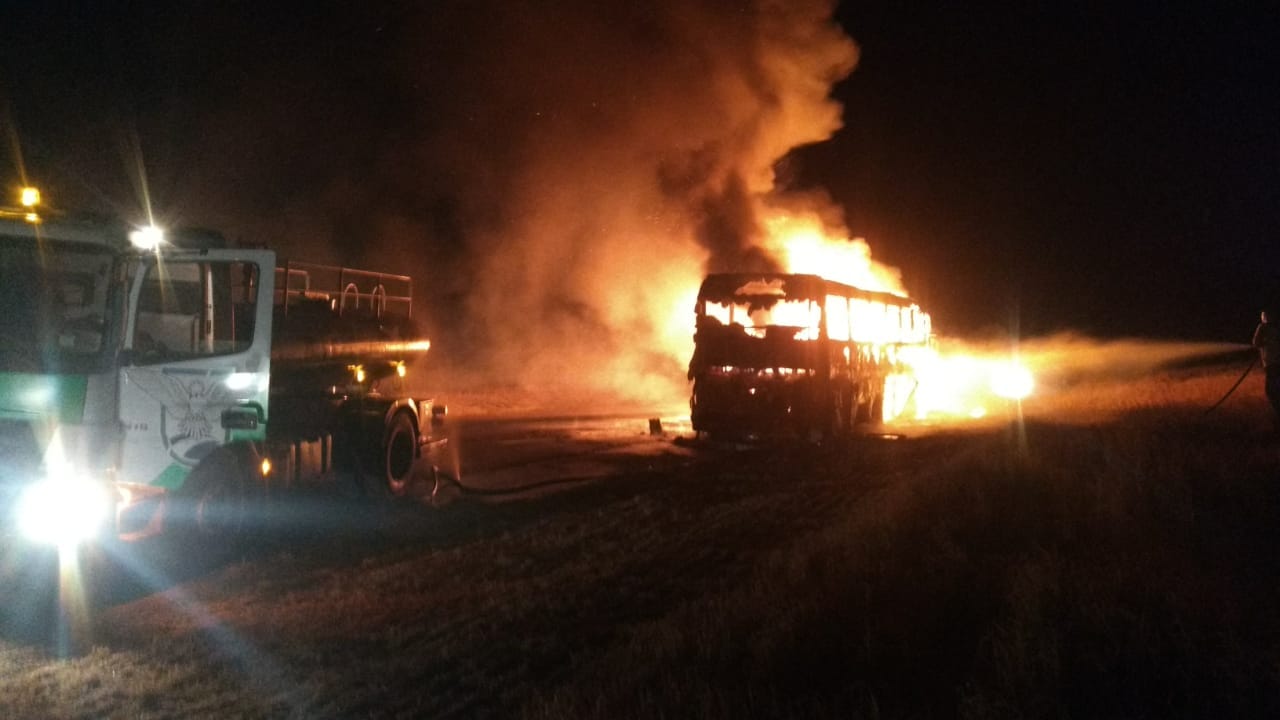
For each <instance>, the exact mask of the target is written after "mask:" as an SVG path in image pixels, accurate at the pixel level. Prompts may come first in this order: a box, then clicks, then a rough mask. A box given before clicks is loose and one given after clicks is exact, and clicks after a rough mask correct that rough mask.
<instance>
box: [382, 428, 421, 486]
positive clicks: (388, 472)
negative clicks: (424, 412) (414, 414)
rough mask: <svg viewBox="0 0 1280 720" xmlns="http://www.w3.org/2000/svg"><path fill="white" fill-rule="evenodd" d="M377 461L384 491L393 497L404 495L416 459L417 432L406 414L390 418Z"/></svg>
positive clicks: (411, 476)
mask: <svg viewBox="0 0 1280 720" xmlns="http://www.w3.org/2000/svg"><path fill="white" fill-rule="evenodd" d="M379 459H380V463H379V464H380V466H381V467H380V470H381V473H380V475H381V476H382V479H383V482H384V483H385V485H386V491H387V492H388V493H390V494H391V495H393V496H395V497H400V496H401V495H404V494H405V492H406V491H407V490H408V489H409V481H410V480H411V479H412V478H413V466H414V462H415V461H416V460H417V459H418V431H417V429H416V428H415V427H414V426H413V420H412V419H411V418H410V417H409V414H408V413H403V412H400V413H396V414H395V416H394V417H392V418H391V422H390V424H388V425H387V433H386V440H385V441H384V442H383V444H382V453H381V457H380V458H379Z"/></svg>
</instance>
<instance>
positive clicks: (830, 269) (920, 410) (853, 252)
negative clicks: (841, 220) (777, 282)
mask: <svg viewBox="0 0 1280 720" xmlns="http://www.w3.org/2000/svg"><path fill="white" fill-rule="evenodd" d="M764 226H765V230H766V232H767V234H768V235H767V239H766V240H765V243H764V245H765V248H766V249H767V250H769V252H770V253H771V254H772V255H773V256H774V257H775V259H776V260H777V261H778V262H779V264H781V265H782V267H783V270H784V271H785V272H789V273H803V274H814V275H820V276H822V277H825V278H827V279H829V280H835V281H837V282H841V283H844V284H846V285H852V286H854V287H858V288H861V289H864V290H873V291H878V292H887V293H892V294H894V295H898V296H901V297H907V292H906V290H905V288H904V287H903V284H902V280H901V276H900V274H899V273H898V271H897V270H896V269H894V268H891V267H888V266H886V265H883V264H881V263H878V262H876V261H875V260H873V259H872V258H871V247H870V245H868V244H867V242H866V240H864V239H862V238H849V237H847V236H845V235H843V234H842V233H832V232H830V231H829V230H828V229H827V227H826V226H825V224H824V223H823V222H822V220H821V218H819V217H818V216H817V215H815V214H792V213H785V212H776V213H774V214H772V215H771V216H770V217H768V218H767V219H766V220H765V222H764ZM896 312H897V311H896V309H894V308H889V307H887V306H886V305H885V304H884V303H875V302H865V301H860V302H858V303H855V304H853V305H852V306H851V307H850V313H851V315H852V318H851V320H852V323H851V326H852V328H853V340H855V341H857V342H862V343H870V344H872V345H873V346H876V348H877V350H878V349H879V348H880V347H884V346H892V347H894V348H895V350H894V356H895V357H896V358H897V360H898V361H900V363H901V364H902V366H903V367H904V368H905V369H906V370H907V372H902V373H895V374H892V375H890V376H889V377H888V378H887V379H886V383H885V402H884V418H883V419H884V421H886V422H888V421H891V420H895V419H905V418H911V417H914V418H915V419H917V420H923V419H927V418H934V417H961V418H980V417H984V416H986V415H987V414H988V408H989V407H990V406H992V405H995V404H999V403H1007V402H1010V401H1013V402H1017V401H1021V400H1023V399H1024V398H1026V397H1027V396H1028V395H1030V394H1031V391H1032V388H1033V387H1034V379H1033V377H1032V376H1031V373H1030V372H1029V371H1028V370H1027V369H1026V367H1025V366H1024V365H1022V364H1021V363H1020V362H1018V360H1017V359H1016V358H1015V357H1010V356H1009V355H1006V354H1004V353H991V354H977V353H972V352H946V351H943V350H942V349H940V348H939V347H938V343H937V342H936V339H935V338H934V337H933V335H932V324H931V319H930V317H929V315H928V313H925V312H923V311H921V310H920V309H919V308H918V307H916V306H912V307H911V308H910V312H913V313H917V317H916V318H914V319H913V321H912V322H904V321H902V320H901V319H900V318H898V317H896ZM796 320H797V322H796V323H795V324H796V325H802V326H806V327H807V326H809V325H810V323H809V322H799V321H800V320H804V318H796ZM773 322H777V320H776V319H775V320H773ZM837 324H843V323H837Z"/></svg>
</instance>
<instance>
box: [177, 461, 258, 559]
mask: <svg viewBox="0 0 1280 720" xmlns="http://www.w3.org/2000/svg"><path fill="white" fill-rule="evenodd" d="M252 487H253V484H252V481H251V480H250V478H249V472H248V469H247V468H246V467H245V465H244V463H243V462H241V459H240V457H239V455H238V453H236V452H234V451H232V450H231V449H230V448H227V447H221V448H218V449H216V450H214V451H213V452H211V453H209V456H208V457H206V458H205V459H204V460H203V461H202V462H201V463H200V464H199V465H197V466H196V468H195V469H194V470H192V471H191V474H190V475H189V476H187V481H186V483H185V484H184V485H183V486H182V488H181V489H180V490H178V491H177V493H176V496H175V498H174V501H175V506H174V510H175V511H176V512H175V513H174V516H173V520H174V521H175V522H176V527H175V528H174V529H175V530H176V531H177V532H179V533H180V534H181V535H183V536H185V537H186V538H188V539H190V540H192V541H195V542H202V541H209V540H217V541H219V543H221V544H222V546H223V547H227V546H232V545H234V544H235V543H237V542H239V541H240V540H241V539H242V538H243V536H244V534H245V530H246V520H247V516H248V511H249V494H250V491H251V489H252ZM205 544H207V543H205Z"/></svg>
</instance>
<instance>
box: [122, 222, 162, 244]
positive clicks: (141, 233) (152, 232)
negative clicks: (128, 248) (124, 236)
mask: <svg viewBox="0 0 1280 720" xmlns="http://www.w3.org/2000/svg"><path fill="white" fill-rule="evenodd" d="M129 242H131V243H133V246H134V247H136V248H138V249H139V250H155V249H156V248H158V247H160V243H162V242H164V230H161V229H160V228H158V227H156V226H155V225H148V226H146V227H141V228H138V229H137V230H134V231H133V232H131V233H129Z"/></svg>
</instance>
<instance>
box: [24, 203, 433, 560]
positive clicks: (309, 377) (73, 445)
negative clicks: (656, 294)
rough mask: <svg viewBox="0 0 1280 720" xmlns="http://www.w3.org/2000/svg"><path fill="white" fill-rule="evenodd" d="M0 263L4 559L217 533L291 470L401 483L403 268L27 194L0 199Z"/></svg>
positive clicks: (410, 424)
mask: <svg viewBox="0 0 1280 720" xmlns="http://www.w3.org/2000/svg"><path fill="white" fill-rule="evenodd" d="M0 277H2V281H0V512H3V516H0V521H3V523H4V524H3V526H2V527H0V532H3V533H4V537H2V538H0V540H4V541H6V542H5V543H4V546H3V548H0V549H3V550H4V551H5V553H6V554H7V555H9V556H12V554H13V553H14V552H16V551H15V550H14V549H13V548H14V547H17V546H20V545H25V546H39V545H41V544H44V545H46V546H57V547H59V548H64V549H65V548H68V547H77V546H79V545H85V544H93V543H94V542H95V541H100V540H109V539H114V540H123V541H129V540H137V539H142V538H146V537H157V536H158V537H164V536H165V535H167V534H168V533H170V532H175V533H181V534H183V535H184V536H188V535H194V536H196V537H198V538H199V537H204V538H212V539H217V540H219V541H221V540H223V539H227V540H233V539H235V538H237V537H239V536H241V535H242V534H243V531H244V530H245V529H246V527H247V523H249V522H250V521H251V520H252V519H253V518H262V517H264V515H263V514H262V513H261V512H259V511H258V508H260V507H261V505H260V504H261V503H263V502H265V501H266V500H267V499H268V498H274V497H279V496H283V495H282V493H281V491H282V490H283V489H285V488H288V487H289V486H291V485H296V484H300V483H310V482H316V483H323V482H330V481H334V482H336V481H350V482H351V483H354V484H355V485H357V486H358V487H359V488H360V489H361V490H362V491H363V492H364V493H368V494H378V495H386V496H398V495H404V494H405V493H406V492H407V491H408V489H409V487H410V483H411V480H412V479H413V477H414V472H415V464H416V463H417V460H418V458H420V457H421V456H422V454H423V448H424V447H425V446H427V445H428V444H430V443H432V442H435V441H436V438H435V437H434V435H433V432H434V431H435V429H436V428H437V426H438V424H439V423H440V422H442V421H443V417H444V412H445V410H444V408H443V406H440V405H438V404H436V403H434V402H433V401H432V400H431V399H430V398H423V397H415V396H414V395H412V394H410V393H409V392H407V391H406V387H407V382H406V376H407V375H408V373H409V371H410V369H411V368H414V367H415V366H417V365H418V364H419V361H420V360H422V358H423V357H424V356H425V354H426V353H427V351H428V348H429V347H430V342H429V341H428V340H427V339H426V338H424V337H421V336H420V335H419V334H418V332H417V331H416V329H415V323H414V318H413V307H412V303H413V296H412V295H413V293H412V290H413V283H412V280H411V279H410V278H409V277H406V276H403V275H396V274H391V273H384V272H375V271H368V270H357V269H352V268H343V267H330V266H323V265H316V264H307V263H298V262H278V260H277V256H276V253H275V252H274V251H272V250H269V249H263V248H243V247H233V246H231V244H229V243H228V242H226V241H225V240H224V239H223V238H222V237H221V236H219V235H218V234H216V233H212V232H196V231H192V232H174V233H171V234H168V235H167V236H166V235H165V234H164V233H162V232H161V231H159V230H157V229H155V228H149V227H148V228H130V227H128V226H126V225H124V224H121V223H118V222H113V221H107V220H93V221H81V220H71V219H67V218H65V217H46V216H44V215H43V214H40V215H37V213H36V212H34V211H33V210H32V208H30V207H28V208H23V209H19V210H17V211H8V212H4V213H3V214H0ZM8 559H12V558H11V557H9V558H8ZM0 560H5V558H0Z"/></svg>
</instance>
